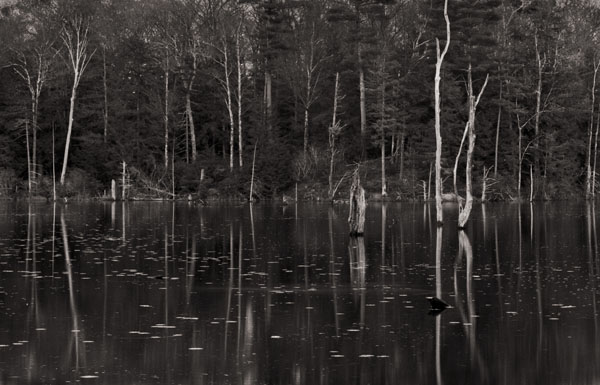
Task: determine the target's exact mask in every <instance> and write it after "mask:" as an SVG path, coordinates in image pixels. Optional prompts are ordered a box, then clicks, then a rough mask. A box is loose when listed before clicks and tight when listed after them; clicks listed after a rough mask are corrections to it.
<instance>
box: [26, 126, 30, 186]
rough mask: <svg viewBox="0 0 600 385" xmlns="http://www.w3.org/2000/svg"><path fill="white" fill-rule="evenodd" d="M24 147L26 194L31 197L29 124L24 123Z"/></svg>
mask: <svg viewBox="0 0 600 385" xmlns="http://www.w3.org/2000/svg"><path fill="white" fill-rule="evenodd" d="M25 145H26V148H27V193H28V194H29V196H31V154H30V149H29V148H30V145H29V122H28V121H27V120H26V121H25Z"/></svg>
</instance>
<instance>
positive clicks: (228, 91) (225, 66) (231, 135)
mask: <svg viewBox="0 0 600 385" xmlns="http://www.w3.org/2000/svg"><path fill="white" fill-rule="evenodd" d="M223 71H224V75H225V92H226V95H225V96H226V98H225V103H226V104H227V112H228V113H229V171H233V155H234V154H233V153H234V149H235V121H234V118H233V105H232V101H231V82H230V79H229V54H228V53H227V45H226V44H225V42H223Z"/></svg>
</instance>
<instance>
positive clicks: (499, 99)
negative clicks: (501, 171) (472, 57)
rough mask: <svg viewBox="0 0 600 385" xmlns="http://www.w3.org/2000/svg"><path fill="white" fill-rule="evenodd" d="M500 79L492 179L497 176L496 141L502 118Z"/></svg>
mask: <svg viewBox="0 0 600 385" xmlns="http://www.w3.org/2000/svg"><path fill="white" fill-rule="evenodd" d="M501 103H502V81H500V96H499V97H498V119H497V121H496V145H495V146H494V179H496V178H498V143H499V142H500V119H501V118H502V104H501Z"/></svg>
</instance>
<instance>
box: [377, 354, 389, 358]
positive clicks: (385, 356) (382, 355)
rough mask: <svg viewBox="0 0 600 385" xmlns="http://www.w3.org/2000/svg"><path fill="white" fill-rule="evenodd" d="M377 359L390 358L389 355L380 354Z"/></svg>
mask: <svg viewBox="0 0 600 385" xmlns="http://www.w3.org/2000/svg"><path fill="white" fill-rule="evenodd" d="M377 358H389V356H388V355H387V354H380V355H378V356H377Z"/></svg>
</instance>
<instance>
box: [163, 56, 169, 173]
mask: <svg viewBox="0 0 600 385" xmlns="http://www.w3.org/2000/svg"><path fill="white" fill-rule="evenodd" d="M168 67H169V64H168V58H167V69H166V70H165V111H164V116H163V121H164V126H165V171H166V170H168V168H169V70H168Z"/></svg>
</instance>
